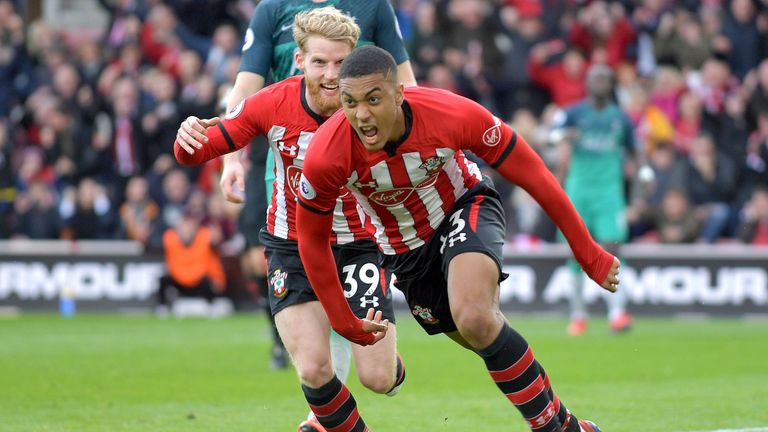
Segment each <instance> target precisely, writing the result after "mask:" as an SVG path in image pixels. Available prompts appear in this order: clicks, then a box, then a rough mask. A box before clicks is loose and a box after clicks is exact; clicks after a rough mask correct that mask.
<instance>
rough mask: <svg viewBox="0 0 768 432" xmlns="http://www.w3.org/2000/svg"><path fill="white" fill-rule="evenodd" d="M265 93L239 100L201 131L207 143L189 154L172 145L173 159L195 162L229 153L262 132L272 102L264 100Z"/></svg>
mask: <svg viewBox="0 0 768 432" xmlns="http://www.w3.org/2000/svg"><path fill="white" fill-rule="evenodd" d="M268 94H269V93H267V92H265V91H260V92H258V93H256V94H254V95H251V96H249V97H247V98H246V99H243V100H242V101H241V102H240V103H239V104H238V105H237V106H236V107H235V108H233V109H232V111H230V112H229V114H227V115H226V117H224V119H223V120H222V121H221V123H219V124H218V125H215V126H211V127H209V128H208V129H207V130H206V131H205V136H206V137H207V138H208V142H206V143H203V146H202V148H199V149H197V150H195V152H194V153H193V154H189V153H187V152H186V151H185V150H184V149H182V148H181V146H180V145H179V142H178V140H176V142H174V144H173V153H174V155H175V156H176V160H177V161H179V163H180V164H182V165H199V164H202V163H203V162H206V161H209V160H211V159H215V158H217V157H219V156H221V155H223V154H226V153H231V152H233V151H236V150H239V149H241V148H243V147H245V146H246V145H248V144H249V143H250V142H251V140H252V139H253V138H255V137H256V136H258V135H261V134H263V133H264V132H265V129H264V126H263V125H264V124H267V123H269V117H268V116H269V111H270V110H268V109H267V108H269V107H272V108H274V104H272V103H269V102H267V99H268V96H267V95H268Z"/></svg>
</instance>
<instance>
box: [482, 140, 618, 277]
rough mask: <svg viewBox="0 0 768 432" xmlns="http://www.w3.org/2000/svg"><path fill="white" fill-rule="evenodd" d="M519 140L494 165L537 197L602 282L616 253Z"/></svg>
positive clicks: (587, 268)
mask: <svg viewBox="0 0 768 432" xmlns="http://www.w3.org/2000/svg"><path fill="white" fill-rule="evenodd" d="M516 141H517V143H516V146H515V147H514V151H512V152H511V154H510V155H509V157H507V158H505V159H504V160H503V161H502V163H501V164H499V165H498V166H497V167H495V168H496V170H497V171H498V172H499V174H501V175H502V176H504V178H506V179H507V180H509V181H511V182H512V183H514V184H516V185H518V186H520V187H522V188H523V189H524V190H525V191H526V192H528V193H529V194H530V195H531V196H532V197H533V199H535V200H536V202H537V203H538V204H539V205H540V206H541V208H543V209H544V211H545V212H546V213H547V215H549V217H550V218H551V219H552V221H554V222H555V225H557V227H558V228H560V230H561V231H562V232H563V235H565V238H566V240H568V245H569V246H570V247H571V250H572V251H573V255H574V256H575V257H576V260H577V261H578V262H579V264H580V265H581V267H582V269H584V272H585V273H587V275H588V276H589V277H590V278H591V279H592V280H594V281H595V282H597V283H598V284H602V283H603V281H605V278H606V277H607V276H608V273H609V271H610V269H611V265H612V264H613V259H614V258H613V255H611V254H609V253H608V252H606V251H605V250H604V249H603V248H602V247H600V245H598V244H597V243H596V242H595V241H594V239H593V238H592V236H591V235H590V234H589V231H587V227H586V225H585V224H584V221H583V220H582V219H581V216H579V214H578V212H577V211H576V208H574V206H573V204H572V203H571V201H570V199H569V198H568V196H567V195H566V194H565V191H564V190H563V188H562V187H561V186H560V183H559V182H558V181H557V179H556V178H555V176H554V175H553V174H552V173H551V172H550V171H549V169H548V168H547V167H546V165H544V161H542V160H541V158H540V157H539V155H537V154H536V152H535V151H533V149H532V148H531V146H529V145H528V143H527V142H526V141H525V139H524V138H522V137H517V138H516Z"/></svg>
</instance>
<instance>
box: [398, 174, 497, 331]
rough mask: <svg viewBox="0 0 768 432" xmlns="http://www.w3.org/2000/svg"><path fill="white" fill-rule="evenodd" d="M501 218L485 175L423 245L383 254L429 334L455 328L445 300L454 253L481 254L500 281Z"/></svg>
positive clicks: (399, 285)
mask: <svg viewBox="0 0 768 432" xmlns="http://www.w3.org/2000/svg"><path fill="white" fill-rule="evenodd" d="M504 221H505V219H504V210H503V207H502V204H501V200H500V199H499V194H498V192H496V190H495V189H493V185H492V184H491V183H490V180H489V179H485V180H484V181H483V183H481V184H480V185H478V186H476V187H475V188H473V189H472V190H470V191H469V192H467V193H466V194H465V195H464V196H462V197H461V198H460V199H459V201H458V202H457V203H456V205H454V207H453V209H452V210H451V211H450V213H448V215H447V217H446V218H445V220H444V221H443V222H442V223H441V224H440V226H439V227H438V228H437V231H436V232H435V235H434V236H432V238H431V239H430V240H429V241H428V242H427V243H426V244H425V245H423V246H421V247H419V248H418V249H415V250H412V251H409V252H406V253H403V254H400V255H385V256H384V258H383V265H384V267H385V268H386V269H387V270H389V271H391V272H393V273H394V274H395V276H396V279H395V286H396V287H397V288H398V289H400V290H401V291H402V292H403V293H404V294H405V298H406V300H407V301H408V307H409V308H410V310H411V314H413V316H414V318H415V319H416V321H418V322H419V324H420V325H421V327H423V328H424V330H425V331H426V332H427V333H429V334H431V335H433V334H438V333H447V332H452V331H456V324H455V323H454V321H453V317H452V316H451V307H450V304H449V302H448V264H449V263H450V262H451V260H452V259H453V258H454V257H456V256H457V255H459V254H462V253H465V252H481V253H484V254H486V255H488V256H489V257H491V259H493V261H494V262H495V263H496V265H497V266H498V268H499V282H501V281H502V280H504V279H506V277H507V275H506V274H504V273H502V272H501V264H502V246H503V245H504V235H505V222H504Z"/></svg>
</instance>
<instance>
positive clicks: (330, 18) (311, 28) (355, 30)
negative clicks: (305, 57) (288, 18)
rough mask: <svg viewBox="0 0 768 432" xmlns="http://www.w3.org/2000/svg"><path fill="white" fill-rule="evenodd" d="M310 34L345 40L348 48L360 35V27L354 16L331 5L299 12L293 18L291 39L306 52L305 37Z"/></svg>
mask: <svg viewBox="0 0 768 432" xmlns="http://www.w3.org/2000/svg"><path fill="white" fill-rule="evenodd" d="M310 36H319V37H322V38H325V39H329V40H332V41H340V42H346V43H348V44H349V47H350V48H354V47H355V45H357V39H358V38H359V37H360V27H359V26H358V25H357V24H356V23H355V19H354V18H352V17H350V16H349V15H346V14H345V13H343V12H341V11H340V10H338V9H336V8H335V7H333V6H327V7H322V8H316V9H309V10H305V11H303V12H299V13H298V14H296V16H295V17H294V18H293V40H295V41H296V44H297V45H298V46H299V49H301V51H302V52H307V39H309V37H310Z"/></svg>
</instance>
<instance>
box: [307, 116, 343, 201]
mask: <svg viewBox="0 0 768 432" xmlns="http://www.w3.org/2000/svg"><path fill="white" fill-rule="evenodd" d="M327 126H332V125H330V124H328V122H326V124H324V125H323V126H321V127H320V129H318V130H317V132H315V134H314V136H313V137H312V141H311V142H310V145H309V149H308V150H307V155H306V157H305V158H304V166H303V167H302V176H301V183H300V184H299V189H300V193H299V204H300V205H301V206H302V207H304V208H306V209H308V210H311V211H314V212H316V213H323V214H325V213H332V212H333V209H334V207H335V206H336V198H338V197H339V195H340V189H341V188H342V187H344V185H345V184H346V182H347V175H346V174H347V173H346V163H345V160H347V158H345V157H344V155H343V154H341V153H340V152H339V151H338V148H340V147H342V146H337V145H335V144H334V143H338V142H339V141H340V140H342V139H344V137H343V136H340V135H341V134H338V133H334V131H332V130H331V129H333V128H332V127H327Z"/></svg>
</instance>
